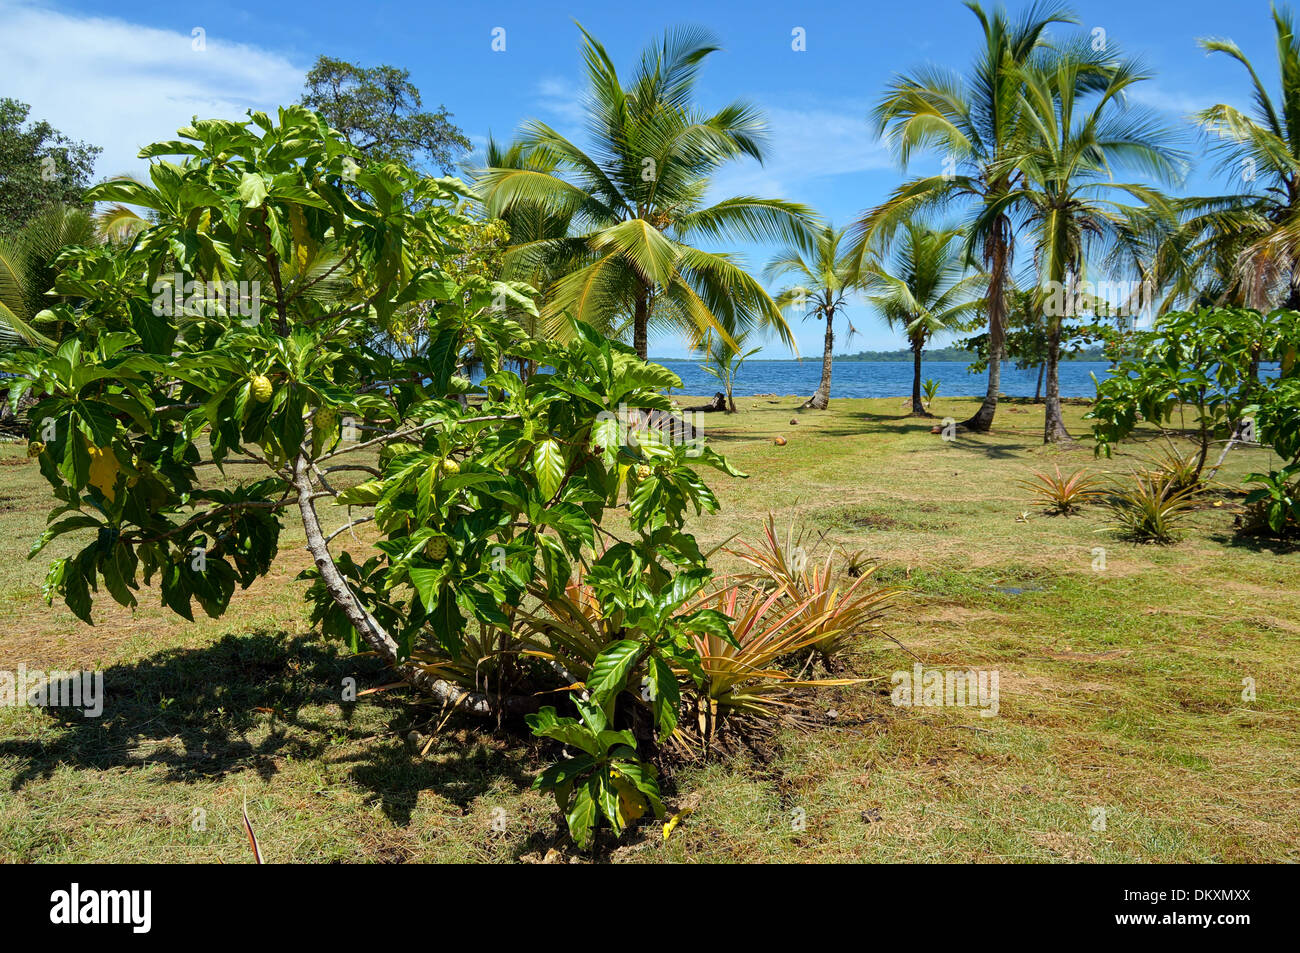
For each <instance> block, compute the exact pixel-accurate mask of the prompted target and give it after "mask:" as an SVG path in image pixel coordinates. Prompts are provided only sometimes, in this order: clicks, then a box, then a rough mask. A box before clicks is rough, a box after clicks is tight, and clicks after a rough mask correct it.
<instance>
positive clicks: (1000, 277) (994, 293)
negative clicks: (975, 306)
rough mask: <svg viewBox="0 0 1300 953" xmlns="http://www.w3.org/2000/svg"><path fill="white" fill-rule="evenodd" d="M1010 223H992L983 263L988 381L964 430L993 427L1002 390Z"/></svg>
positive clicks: (982, 431)
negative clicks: (986, 284) (986, 291)
mask: <svg viewBox="0 0 1300 953" xmlns="http://www.w3.org/2000/svg"><path fill="white" fill-rule="evenodd" d="M1009 225H1010V223H1008V222H1007V221H1006V220H1005V218H1004V219H1001V220H999V221H998V222H996V223H994V226H993V235H992V236H991V237H990V238H989V246H988V254H987V255H986V256H985V263H986V264H987V265H988V266H989V297H988V309H989V360H988V363H989V383H988V388H987V390H986V391H985V392H984V403H982V404H980V409H979V410H977V411H976V412H975V416H973V417H971V418H970V419H968V420H964V421H962V423H961V426H962V427H965V428H966V429H967V430H975V431H978V432H980V433H987V432H988V431H989V430H991V429H992V427H993V415H994V414H995V413H997V409H998V393H999V392H1000V391H1001V389H1002V339H1003V336H1004V334H1005V331H1006V328H1005V321H1006V317H1005V315H1004V314H1003V312H1004V311H1005V310H1006V295H1005V288H1006V279H1007V275H1006V270H1007V232H1008V229H1009Z"/></svg>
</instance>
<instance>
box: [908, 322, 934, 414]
mask: <svg viewBox="0 0 1300 953" xmlns="http://www.w3.org/2000/svg"><path fill="white" fill-rule="evenodd" d="M923 343H924V342H922V341H921V339H920V338H914V339H913V340H912V412H911V414H909V416H911V417H929V416H931V415H930V413H929V412H928V411H927V410H926V409H925V405H924V404H922V403H921V345H922V344H923Z"/></svg>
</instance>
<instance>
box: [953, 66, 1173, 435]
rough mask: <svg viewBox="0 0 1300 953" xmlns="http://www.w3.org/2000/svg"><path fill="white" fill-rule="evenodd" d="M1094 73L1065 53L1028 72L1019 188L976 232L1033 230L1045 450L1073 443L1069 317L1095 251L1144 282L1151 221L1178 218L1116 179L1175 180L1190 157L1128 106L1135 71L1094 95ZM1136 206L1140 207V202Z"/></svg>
mask: <svg viewBox="0 0 1300 953" xmlns="http://www.w3.org/2000/svg"><path fill="white" fill-rule="evenodd" d="M1087 68H1089V65H1088V64H1087V63H1086V62H1085V61H1082V60H1080V59H1078V58H1076V57H1074V56H1071V55H1069V54H1063V55H1060V56H1056V57H1053V58H1052V59H1051V60H1050V61H1049V62H1046V63H1043V64H1041V65H1036V66H1030V67H1027V68H1025V69H1023V70H1021V71H1020V72H1021V76H1022V77H1023V93H1022V98H1023V99H1024V100H1025V104H1026V105H1025V110H1024V115H1025V116H1026V118H1027V121H1028V122H1029V124H1030V129H1031V131H1030V134H1029V135H1028V136H1026V137H1025V144H1024V146H1023V148H1022V149H1021V150H1020V151H1017V152H1013V153H1011V154H1009V155H1007V156H1005V157H1004V159H1003V164H1005V165H1006V166H1007V167H1008V168H1013V169H1015V170H1016V173H1017V175H1018V178H1019V181H1020V183H1021V184H1020V185H1019V187H1018V188H1015V189H1012V190H1011V191H1010V192H1008V193H1007V194H1006V196H1004V197H1003V199H1002V200H1001V202H1000V203H999V204H998V205H995V206H991V207H990V208H989V209H987V210H986V211H985V213H984V214H983V215H981V216H980V217H979V219H977V220H976V222H975V225H974V229H973V234H974V235H976V236H980V235H982V234H983V233H984V232H985V230H986V229H993V228H997V227H998V226H997V223H996V221H995V219H996V217H997V215H998V214H999V213H1000V211H1001V210H1002V209H1004V208H1010V207H1015V206H1019V207H1021V208H1023V209H1025V210H1026V213H1027V223H1028V225H1029V226H1030V227H1031V228H1032V229H1033V232H1034V251H1035V259H1036V262H1037V265H1038V271H1039V277H1040V279H1041V280H1040V292H1047V291H1048V289H1050V293H1046V294H1045V299H1046V300H1045V305H1046V306H1045V307H1044V309H1043V310H1044V313H1045V315H1046V318H1047V322H1046V323H1047V362H1046V363H1047V387H1046V413H1045V415H1044V424H1043V442H1044V443H1053V442H1056V441H1061V440H1070V439H1072V438H1071V437H1070V434H1069V432H1068V431H1067V430H1066V429H1065V422H1064V419H1063V417H1062V415H1061V391H1060V378H1059V369H1060V357H1061V329H1062V325H1063V322H1064V319H1065V318H1066V317H1067V316H1072V315H1073V314H1074V313H1075V308H1076V302H1077V301H1079V299H1080V291H1081V290H1083V289H1082V287H1081V285H1080V282H1082V281H1085V280H1087V273H1086V270H1085V266H1086V262H1087V258H1088V252H1089V251H1091V250H1100V251H1104V252H1106V253H1108V258H1109V263H1110V264H1111V265H1115V264H1117V263H1124V264H1127V265H1128V266H1129V268H1130V270H1131V273H1134V274H1138V273H1140V269H1141V251H1142V249H1143V247H1144V244H1143V242H1144V240H1145V239H1146V237H1147V236H1148V235H1149V234H1150V233H1151V231H1152V229H1153V227H1154V226H1153V223H1155V222H1159V221H1162V220H1166V219H1168V218H1169V217H1170V215H1171V211H1172V210H1171V207H1170V206H1169V203H1168V202H1167V200H1166V199H1165V198H1164V197H1163V196H1162V195H1161V194H1160V192H1159V191H1157V190H1156V189H1153V188H1152V187H1150V186H1149V185H1146V184H1144V183H1131V182H1129V183H1126V182H1115V181H1113V180H1112V179H1111V176H1112V174H1113V171H1114V170H1115V169H1116V168H1117V167H1120V166H1124V165H1127V166H1132V167H1135V168H1137V169H1139V170H1141V171H1142V172H1144V173H1146V174H1148V175H1152V176H1155V177H1156V178H1157V179H1159V180H1161V181H1163V182H1175V181H1178V180H1179V179H1180V178H1181V176H1182V172H1183V170H1184V168H1185V164H1186V156H1185V155H1184V154H1183V153H1182V152H1180V151H1179V150H1177V149H1176V148H1173V147H1172V146H1171V144H1170V143H1171V141H1172V138H1173V133H1172V132H1171V131H1170V130H1168V129H1165V128H1163V127H1161V126H1159V125H1158V124H1156V123H1155V122H1154V121H1153V120H1152V119H1151V117H1150V115H1149V114H1148V113H1146V112H1145V111H1142V110H1140V109H1137V108H1135V107H1131V106H1128V105H1127V104H1126V101H1125V97H1126V95H1127V93H1128V92H1129V91H1130V89H1131V87H1132V86H1134V85H1135V84H1137V83H1139V82H1142V81H1143V80H1145V79H1147V78H1148V77H1147V75H1145V74H1144V73H1142V71H1141V70H1140V68H1139V67H1138V66H1137V64H1135V63H1134V62H1132V61H1126V60H1119V59H1116V60H1114V61H1113V63H1112V68H1111V70H1110V72H1109V75H1108V76H1107V78H1106V84H1105V86H1104V88H1103V89H1101V91H1100V92H1098V93H1097V94H1096V95H1095V96H1090V95H1089V94H1088V93H1087V92H1086V91H1085V84H1084V83H1082V82H1081V81H1080V72H1081V71H1082V70H1084V69H1087ZM1134 200H1136V202H1137V203H1140V204H1137V205H1134V204H1132V203H1133V201H1134ZM1111 284H1113V283H1111ZM1085 297H1086V296H1085Z"/></svg>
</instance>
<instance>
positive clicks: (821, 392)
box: [804, 312, 835, 410]
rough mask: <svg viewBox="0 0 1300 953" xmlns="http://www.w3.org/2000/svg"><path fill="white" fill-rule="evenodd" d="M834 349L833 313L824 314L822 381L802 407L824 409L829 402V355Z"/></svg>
mask: <svg viewBox="0 0 1300 953" xmlns="http://www.w3.org/2000/svg"><path fill="white" fill-rule="evenodd" d="M834 351H835V313H834V312H831V313H830V314H827V315H826V346H825V347H824V348H823V349H822V382H821V383H820V384H818V385H817V393H815V394H813V395H812V396H811V397H809V398H808V399H807V400H806V401H804V407H811V408H813V409H814V410H825V409H826V408H827V407H828V406H829V405H830V402H831V355H832V353H834Z"/></svg>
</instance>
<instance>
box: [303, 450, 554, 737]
mask: <svg viewBox="0 0 1300 953" xmlns="http://www.w3.org/2000/svg"><path fill="white" fill-rule="evenodd" d="M293 485H294V487H295V488H296V489H297V491H298V511H299V513H301V514H302V526H303V530H304V531H305V532H306V535H307V551H308V552H310V553H311V555H312V559H313V560H315V563H316V568H317V570H318V571H319V572H320V576H321V581H322V582H323V583H324V584H325V589H326V591H328V592H329V594H330V596H331V598H333V599H334V602H335V603H336V604H337V605H338V607H339V608H340V609H342V610H343V614H344V615H346V616H347V619H348V621H349V622H351V623H352V625H353V627H354V628H355V629H356V630H357V632H358V633H360V635H361V638H362V639H363V640H364V641H365V643H366V644H367V645H368V646H370V648H372V649H373V650H374V651H375V652H376V653H378V655H379V656H380V657H381V658H383V659H384V660H385V661H386V662H388V664H389V665H391V666H392V667H393V668H394V670H395V671H396V672H397V673H398V674H399V675H400V676H401V677H402V678H403V679H404V680H405V681H407V682H409V683H410V684H411V685H412V686H413V687H415V688H417V689H419V690H420V691H422V692H425V693H426V694H428V695H430V696H432V697H433V698H434V699H436V700H438V701H440V702H442V703H443V704H450V705H459V706H461V707H463V708H464V709H465V711H467V712H470V713H472V714H475V715H479V716H492V715H497V714H499V713H500V712H503V711H504V712H508V713H512V714H522V713H526V712H531V711H536V710H537V708H538V707H539V706H540V704H541V699H539V698H536V697H533V696H524V695H507V696H505V697H503V698H500V699H493V698H489V697H488V696H487V695H485V694H483V693H481V692H467V691H465V690H464V689H462V688H459V687H458V686H456V685H453V684H452V683H451V682H447V681H444V680H443V679H440V678H436V677H435V676H433V675H431V674H430V673H429V672H427V671H425V669H424V668H423V666H421V665H420V664H419V663H418V662H411V661H406V662H403V661H401V660H400V652H399V649H398V645H397V642H396V641H395V640H394V639H393V637H392V636H391V635H389V634H388V632H387V631H385V629H384V627H383V626H382V625H380V624H379V622H378V620H376V619H375V617H374V616H373V615H371V614H370V612H369V610H367V609H366V607H365V606H364V605H362V604H361V600H360V599H358V598H357V596H356V593H354V592H353V591H352V589H351V587H350V586H349V585H348V582H347V580H346V579H345V578H344V577H343V574H342V573H341V572H339V568H338V566H336V565H335V564H334V557H333V556H331V555H330V551H329V546H328V543H327V540H326V539H325V534H324V533H323V532H322V531H321V526H320V519H319V518H318V517H317V515H316V505H315V502H314V499H315V495H316V494H315V491H314V489H313V487H312V482H311V461H310V460H308V459H307V457H306V455H305V454H301V453H300V454H298V456H297V458H295V460H294V465H293Z"/></svg>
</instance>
